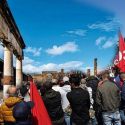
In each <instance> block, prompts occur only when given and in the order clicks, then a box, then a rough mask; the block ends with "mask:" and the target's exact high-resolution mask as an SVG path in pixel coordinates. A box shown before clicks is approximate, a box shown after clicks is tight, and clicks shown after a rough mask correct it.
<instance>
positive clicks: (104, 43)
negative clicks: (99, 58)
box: [96, 36, 118, 49]
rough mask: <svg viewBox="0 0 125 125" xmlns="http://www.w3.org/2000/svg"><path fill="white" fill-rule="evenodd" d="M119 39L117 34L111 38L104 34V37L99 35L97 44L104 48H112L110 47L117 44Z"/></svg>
mask: <svg viewBox="0 0 125 125" xmlns="http://www.w3.org/2000/svg"><path fill="white" fill-rule="evenodd" d="M117 41H118V38H117V36H114V37H109V38H106V37H104V36H103V37H99V38H98V39H97V40H96V45H97V46H99V47H101V48H103V49H107V48H110V47H113V46H114V45H116V44H117Z"/></svg>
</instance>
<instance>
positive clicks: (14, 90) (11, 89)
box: [7, 86, 18, 97]
mask: <svg viewBox="0 0 125 125" xmlns="http://www.w3.org/2000/svg"><path fill="white" fill-rule="evenodd" d="M7 93H8V95H9V97H17V96H18V92H17V88H16V87H15V86H10V87H9V88H8V91H7Z"/></svg>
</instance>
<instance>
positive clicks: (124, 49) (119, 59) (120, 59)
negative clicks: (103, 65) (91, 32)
mask: <svg viewBox="0 0 125 125" xmlns="http://www.w3.org/2000/svg"><path fill="white" fill-rule="evenodd" d="M114 64H115V65H116V66H117V67H118V68H119V69H120V71H121V72H125V41H124V38H123V36H122V34H121V33H120V35H119V54H117V55H116V58H115V61H114Z"/></svg>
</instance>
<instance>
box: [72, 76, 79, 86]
mask: <svg viewBox="0 0 125 125" xmlns="http://www.w3.org/2000/svg"><path fill="white" fill-rule="evenodd" d="M70 83H71V88H75V87H79V85H80V78H79V77H71V78H70Z"/></svg>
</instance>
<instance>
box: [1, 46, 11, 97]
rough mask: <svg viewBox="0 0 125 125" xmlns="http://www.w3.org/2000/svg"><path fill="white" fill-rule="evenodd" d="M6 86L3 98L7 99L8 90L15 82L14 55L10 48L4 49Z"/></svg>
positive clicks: (4, 86)
mask: <svg viewBox="0 0 125 125" xmlns="http://www.w3.org/2000/svg"><path fill="white" fill-rule="evenodd" d="M3 71H4V81H3V82H4V83H3V84H4V85H3V96H4V98H6V97H7V90H8V88H9V87H10V85H11V84H12V82H13V53H12V50H11V49H9V48H8V47H6V46H5V47H4V69H3Z"/></svg>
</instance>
